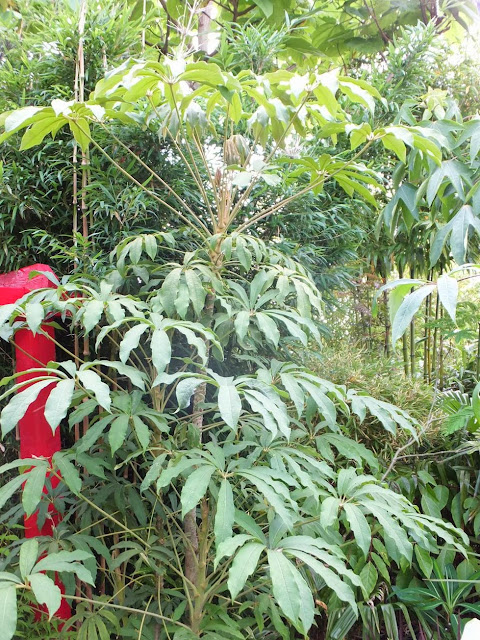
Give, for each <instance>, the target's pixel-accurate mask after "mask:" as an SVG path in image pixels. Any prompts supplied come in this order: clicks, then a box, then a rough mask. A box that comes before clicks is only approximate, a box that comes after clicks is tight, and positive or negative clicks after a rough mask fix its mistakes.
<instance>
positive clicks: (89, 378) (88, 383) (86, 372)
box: [77, 369, 112, 411]
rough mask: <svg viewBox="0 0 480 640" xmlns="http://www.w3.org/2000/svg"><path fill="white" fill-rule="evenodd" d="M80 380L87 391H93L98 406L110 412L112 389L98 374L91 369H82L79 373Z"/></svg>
mask: <svg viewBox="0 0 480 640" xmlns="http://www.w3.org/2000/svg"><path fill="white" fill-rule="evenodd" d="M77 376H78V379H79V380H80V382H81V383H82V385H83V386H84V387H85V389H87V391H92V392H93V394H94V395H95V398H96V399H97V402H98V404H99V405H100V406H101V407H103V408H104V409H106V410H107V411H110V405H111V402H112V399H111V398H110V388H109V386H108V384H106V383H105V382H103V380H102V379H101V378H100V376H99V375H98V373H95V371H92V370H91V369H81V370H79V371H78V373H77Z"/></svg>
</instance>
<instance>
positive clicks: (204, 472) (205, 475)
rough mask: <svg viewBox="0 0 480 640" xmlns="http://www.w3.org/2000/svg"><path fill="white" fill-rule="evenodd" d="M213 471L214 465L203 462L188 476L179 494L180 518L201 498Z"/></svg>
mask: <svg viewBox="0 0 480 640" xmlns="http://www.w3.org/2000/svg"><path fill="white" fill-rule="evenodd" d="M214 471H215V467H214V466H212V465H205V464H204V465H202V466H201V467H199V468H198V469H195V471H193V472H192V473H191V474H190V475H189V476H188V478H187V481H186V482H185V484H184V486H183V489H182V493H181V496H180V502H181V503H182V518H185V516H186V514H187V513H188V512H189V511H191V510H192V509H193V508H194V507H196V506H197V504H198V503H199V502H200V500H201V498H203V496H204V495H205V492H206V491H207V487H208V483H209V482H210V478H211V477H212V475H213V473H214Z"/></svg>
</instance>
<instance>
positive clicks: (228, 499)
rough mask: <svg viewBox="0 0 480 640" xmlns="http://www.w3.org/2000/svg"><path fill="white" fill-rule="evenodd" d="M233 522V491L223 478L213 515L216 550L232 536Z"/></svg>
mask: <svg viewBox="0 0 480 640" xmlns="http://www.w3.org/2000/svg"><path fill="white" fill-rule="evenodd" d="M234 521H235V505H234V503H233V491H232V485H231V484H230V482H229V481H228V480H227V479H226V478H224V479H223V480H222V482H221V484H220V491H219V492H218V500H217V513H216V514H215V525H214V532H215V544H216V545H217V548H218V546H219V544H221V543H222V542H223V541H224V540H226V539H227V538H230V536H231V535H232V527H233V523H234Z"/></svg>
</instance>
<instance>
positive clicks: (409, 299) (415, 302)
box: [392, 284, 435, 344]
mask: <svg viewBox="0 0 480 640" xmlns="http://www.w3.org/2000/svg"><path fill="white" fill-rule="evenodd" d="M434 289H435V285H431V284H429V285H425V286H423V287H420V288H419V289H416V290H415V291H413V292H412V293H409V294H408V295H407V296H405V298H404V299H403V302H402V304H401V305H400V307H399V309H398V311H397V313H396V314H395V318H394V319H393V326H392V342H393V344H395V343H396V342H397V340H398V339H399V338H401V337H402V335H403V334H404V333H405V331H406V330H407V327H408V326H409V325H410V322H411V321H412V318H413V316H414V315H415V314H416V313H417V311H418V310H419V308H420V305H421V304H422V302H423V300H424V299H425V298H426V297H427V296H428V295H429V294H430V293H432V291H433V290H434Z"/></svg>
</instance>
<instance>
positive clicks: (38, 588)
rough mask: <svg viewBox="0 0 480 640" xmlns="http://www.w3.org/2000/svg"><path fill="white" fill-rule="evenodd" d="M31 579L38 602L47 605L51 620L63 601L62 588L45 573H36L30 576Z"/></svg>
mask: <svg viewBox="0 0 480 640" xmlns="http://www.w3.org/2000/svg"><path fill="white" fill-rule="evenodd" d="M29 581H30V584H31V586H32V591H33V595H34V596H35V598H36V600H37V602H38V604H44V605H45V606H46V607H47V611H48V619H49V620H50V619H51V618H52V616H53V615H54V614H55V613H56V612H57V611H58V609H59V608H60V605H61V603H62V592H61V591H60V588H59V587H57V585H56V584H55V583H54V581H53V580H52V579H51V578H49V577H48V576H46V575H44V574H43V573H34V574H33V575H31V576H29Z"/></svg>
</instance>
